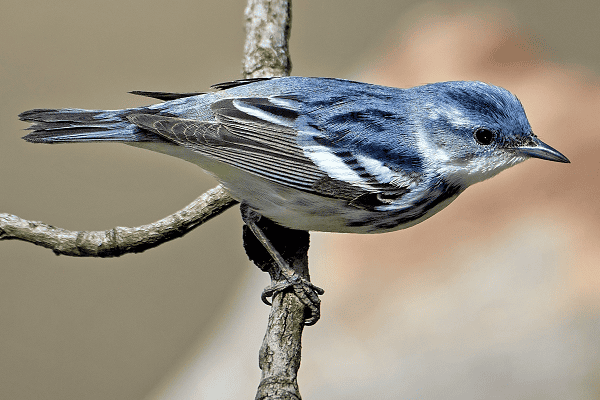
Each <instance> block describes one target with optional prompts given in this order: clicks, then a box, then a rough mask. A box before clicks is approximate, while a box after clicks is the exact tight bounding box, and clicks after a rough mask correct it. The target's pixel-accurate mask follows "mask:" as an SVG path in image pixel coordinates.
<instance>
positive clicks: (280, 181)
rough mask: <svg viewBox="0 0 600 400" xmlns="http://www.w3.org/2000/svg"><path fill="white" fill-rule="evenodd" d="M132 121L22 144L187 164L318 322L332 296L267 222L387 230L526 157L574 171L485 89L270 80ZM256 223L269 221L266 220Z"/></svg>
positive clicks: (47, 122) (52, 124) (56, 116)
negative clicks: (215, 189) (222, 197)
mask: <svg viewBox="0 0 600 400" xmlns="http://www.w3.org/2000/svg"><path fill="white" fill-rule="evenodd" d="M213 87H214V88H215V89H218V90H217V91H215V92H212V93H179V94H178V93H163V92H132V93H134V94H139V95H144V96H149V97H153V98H157V99H160V100H164V101H165V102H163V103H159V104H154V105H151V106H146V107H139V108H131V109H125V110H114V111H109V110H82V109H63V110H47V109H44V110H31V111H26V112H24V113H22V114H21V115H20V118H21V120H23V121H28V122H32V123H33V125H32V126H31V127H30V128H29V129H31V130H33V132H32V133H30V134H28V135H27V136H25V137H24V139H25V140H27V141H30V142H36V143H69V142H95V141H111V142H123V143H126V144H129V145H132V146H137V147H142V148H145V149H149V150H153V151H157V152H160V153H165V154H169V155H172V156H175V157H179V158H182V159H184V160H187V161H190V162H192V163H194V164H196V165H198V166H200V167H202V168H203V169H204V170H205V171H207V172H208V173H210V174H212V175H213V176H215V177H216V178H217V179H218V180H219V181H220V182H221V183H222V184H223V185H224V186H225V187H226V188H227V189H228V190H229V192H230V193H231V195H232V197H233V198H235V199H237V200H238V201H240V202H242V206H243V207H242V210H243V215H244V216H245V222H246V224H247V225H248V226H249V228H250V229H251V231H252V232H253V233H254V234H255V235H256V237H257V238H258V239H259V241H260V242H261V243H262V244H263V245H264V246H265V248H266V249H267V250H268V251H269V253H270V254H271V256H272V257H273V259H274V260H275V262H276V264H277V265H278V266H279V268H280V273H281V276H282V277H283V279H282V280H281V281H280V282H277V283H275V284H273V285H272V286H270V287H268V288H267V289H265V291H264V292H263V295H262V299H263V301H264V302H265V303H267V304H269V302H268V301H267V300H266V298H267V297H270V296H274V295H275V294H276V293H278V292H281V291H283V290H285V289H286V288H288V287H292V288H293V290H294V292H295V293H296V295H298V297H299V298H300V300H301V301H302V302H303V303H304V304H305V305H306V306H307V307H308V309H309V311H310V314H311V316H310V317H309V318H307V319H306V321H305V324H306V325H312V324H314V323H315V322H316V321H317V320H318V318H319V303H320V300H319V298H318V296H317V295H319V294H323V293H324V291H323V290H322V289H320V288H318V287H317V286H315V285H313V284H312V283H310V282H309V281H307V280H305V279H304V278H302V277H301V276H300V275H298V274H297V273H295V272H294V270H293V269H291V268H290V267H289V266H288V265H287V264H286V263H285V261H284V260H283V258H282V257H281V256H280V255H279V253H278V252H277V250H276V249H275V248H274V247H273V245H272V244H271V243H270V242H269V240H268V239H267V238H266V236H265V235H264V233H263V232H262V231H261V230H260V228H259V227H258V225H257V224H256V218H257V215H263V216H265V217H267V218H269V219H271V220H272V221H274V222H276V223H278V224H280V225H283V226H285V227H288V228H292V229H297V230H304V231H327V232H354V233H381V232H389V231H394V230H397V229H403V228H407V227H409V226H412V225H415V224H418V223H419V222H421V221H423V220H425V219H427V218H429V217H431V216H432V215H433V214H435V213H437V212H438V211H440V210H441V209H443V208H444V207H446V206H447V205H448V204H450V203H451V202H452V201H453V200H454V199H456V197H457V196H458V195H459V194H460V193H462V192H463V191H464V190H465V189H466V188H467V187H468V186H470V185H472V184H474V183H477V182H480V181H483V180H484V179H488V178H490V177H492V176H494V175H496V174H497V173H499V172H500V171H502V170H504V169H506V168H508V167H511V166H513V165H515V164H518V163H520V162H523V161H525V160H526V159H528V158H532V157H533V158H540V159H544V160H550V161H558V162H564V163H568V162H569V160H568V159H567V158H566V157H565V156H563V155H562V154H561V153H559V152H558V151H556V150H555V149H553V148H552V147H550V146H548V145H547V144H545V143H543V142H542V141H541V140H539V139H538V138H537V137H536V136H535V135H534V134H533V132H532V130H531V127H530V125H529V122H528V121H527V117H526V116H525V111H524V110H523V107H522V106H521V103H520V102H519V100H518V99H517V98H516V97H515V96H514V95H513V94H511V93H510V92H508V91H507V90H505V89H502V88H500V87H497V86H492V85H488V84H485V83H482V82H441V83H433V84H429V85H424V86H418V87H414V88H411V89H396V88H390V87H383V86H377V85H370V84H366V83H360V82H353V81H348V80H342V79H327V78H301V77H283V78H265V79H263V78H260V79H246V80H240V81H234V82H227V83H222V84H218V85H214V86H213ZM256 213H258V214H256Z"/></svg>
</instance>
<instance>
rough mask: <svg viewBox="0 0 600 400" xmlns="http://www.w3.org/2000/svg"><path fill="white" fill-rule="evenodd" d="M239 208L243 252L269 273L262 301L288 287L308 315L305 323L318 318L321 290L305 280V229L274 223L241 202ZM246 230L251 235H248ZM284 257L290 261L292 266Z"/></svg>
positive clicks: (306, 246) (306, 262)
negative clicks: (242, 227) (269, 280)
mask: <svg viewBox="0 0 600 400" xmlns="http://www.w3.org/2000/svg"><path fill="white" fill-rule="evenodd" d="M240 210H241V212H242V219H243V220H244V223H245V224H246V225H245V226H244V248H245V250H246V254H247V255H248V257H249V258H250V260H251V261H253V262H254V263H255V264H256V265H257V266H258V267H259V268H260V269H261V270H262V271H265V272H269V274H270V275H271V282H272V283H271V285H270V286H269V287H267V288H265V290H264V291H263V293H262V295H261V299H262V301H263V302H264V303H265V304H267V305H271V302H270V301H269V300H268V298H269V297H271V298H273V297H274V296H275V295H277V294H278V293H281V292H283V291H285V290H288V289H291V290H293V292H294V293H295V294H296V296H297V297H298V299H300V301H301V302H302V303H303V304H304V305H305V306H306V307H307V311H308V312H309V314H310V315H308V316H307V318H306V320H305V325H313V324H315V323H316V322H317V321H318V320H319V317H320V304H321V300H320V299H319V296H318V295H322V294H323V293H325V291H324V290H323V289H321V288H319V287H318V286H315V285H314V284H312V283H311V282H310V281H309V279H310V278H309V276H308V255H307V251H308V239H309V236H308V232H306V231H298V230H293V229H289V228H285V227H282V226H280V225H277V224H275V223H274V222H272V221H270V220H269V219H267V218H264V217H262V216H261V215H260V214H258V213H257V212H256V211H254V210H252V209H251V208H250V207H249V206H248V205H247V204H246V203H244V202H242V204H241V205H240ZM249 232H251V233H252V234H251V235H249V234H248V233H249ZM259 243H260V245H259ZM276 247H277V248H276ZM277 249H279V251H278V250H277ZM265 250H266V252H265ZM286 260H290V261H291V263H292V266H290V264H289V262H288V261H286Z"/></svg>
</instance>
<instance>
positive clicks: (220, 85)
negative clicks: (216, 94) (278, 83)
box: [211, 78, 273, 90]
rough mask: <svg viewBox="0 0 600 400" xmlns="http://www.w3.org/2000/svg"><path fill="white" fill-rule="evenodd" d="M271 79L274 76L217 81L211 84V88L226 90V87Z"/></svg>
mask: <svg viewBox="0 0 600 400" xmlns="http://www.w3.org/2000/svg"><path fill="white" fill-rule="evenodd" d="M269 79H273V78H248V79H238V80H235V81H229V82H221V83H215V84H214V85H211V88H213V89H217V90H225V89H231V88H233V87H236V86H242V85H247V84H248V83H254V82H260V81H267V80H269Z"/></svg>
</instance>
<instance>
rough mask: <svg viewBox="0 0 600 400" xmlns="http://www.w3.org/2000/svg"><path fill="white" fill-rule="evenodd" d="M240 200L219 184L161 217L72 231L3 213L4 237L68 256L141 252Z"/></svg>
mask: <svg viewBox="0 0 600 400" xmlns="http://www.w3.org/2000/svg"><path fill="white" fill-rule="evenodd" d="M236 203H237V201H235V200H234V199H233V198H232V197H231V196H230V195H229V193H228V192H227V191H226V190H225V189H224V188H223V187H222V186H221V185H219V186H217V187H216V188H214V189H211V190H209V191H208V192H206V193H204V194H203V195H202V196H200V197H198V198H197V199H196V200H194V201H193V202H192V203H191V204H189V205H188V206H187V207H185V208H183V209H181V210H180V211H177V212H176V213H174V214H171V215H169V216H168V217H165V218H163V219H161V220H160V221H156V222H154V223H152V224H148V225H142V226H138V227H135V228H124V227H119V226H118V227H116V228H113V229H108V230H105V231H69V230H66V229H62V228H57V227H54V226H52V225H48V224H45V223H43V222H37V221H27V220H24V219H21V218H19V217H17V216H16V215H10V214H0V240H9V239H17V240H23V241H25V242H30V243H33V244H37V245H38V246H43V247H46V248H48V249H51V250H52V251H54V253H56V254H62V255H66V256H74V257H118V256H121V255H123V254H127V253H140V252H142V251H144V250H147V249H151V248H153V247H156V246H159V245H161V244H162V243H165V242H168V241H169V240H173V239H176V238H178V237H181V236H183V235H185V234H186V233H188V232H189V231H191V230H192V229H194V228H196V227H198V226H199V225H201V224H203V223H204V222H206V221H208V220H209V219H211V218H213V217H215V216H217V215H219V214H221V213H222V212H223V211H225V210H227V209H228V208H230V207H231V206H233V205H234V204H236Z"/></svg>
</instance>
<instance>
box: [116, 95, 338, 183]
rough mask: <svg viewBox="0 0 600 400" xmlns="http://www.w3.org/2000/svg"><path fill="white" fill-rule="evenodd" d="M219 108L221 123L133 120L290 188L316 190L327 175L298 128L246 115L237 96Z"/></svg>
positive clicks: (153, 117)
mask: <svg viewBox="0 0 600 400" xmlns="http://www.w3.org/2000/svg"><path fill="white" fill-rule="evenodd" d="M213 110H218V111H217V121H216V122H202V121H196V120H189V119H181V118H173V117H164V116H161V115H151V114H133V115H130V116H128V119H129V120H130V121H131V122H132V123H134V124H135V125H137V126H139V127H141V128H144V129H148V130H151V131H153V132H156V133H158V134H159V135H161V136H163V137H164V138H166V139H168V140H171V141H173V142H176V143H178V144H180V145H183V146H186V147H188V148H191V149H192V150H194V151H197V152H199V153H201V154H204V155H206V156H208V157H211V158H214V159H217V160H219V161H222V162H224V163H226V164H229V165H233V166H235V167H237V168H240V169H242V170H244V171H248V172H251V173H253V174H256V175H258V176H261V177H263V178H265V179H268V180H271V181H273V182H276V183H279V184H282V185H284V186H289V187H293V188H296V189H300V190H304V191H309V192H315V183H316V182H319V181H320V180H322V179H323V178H325V177H326V174H325V173H323V172H322V171H321V170H319V169H318V168H317V167H316V166H315V165H314V164H313V162H312V161H311V160H309V159H308V158H307V157H306V156H304V153H303V151H302V149H301V148H300V147H299V146H298V144H297V142H296V139H295V137H296V131H295V130H294V129H292V128H289V127H286V126H282V125H278V124H274V123H270V122H266V121H262V120H260V119H258V118H255V117H252V116H250V115H247V114H244V113H243V112H240V111H239V110H238V109H237V108H236V107H235V106H234V105H233V99H224V100H221V101H218V102H216V103H215V105H214V106H213ZM226 110H229V112H226ZM271 111H274V110H271ZM284 114H285V112H284ZM329 195H332V194H329Z"/></svg>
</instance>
